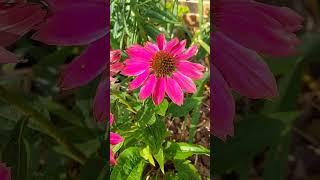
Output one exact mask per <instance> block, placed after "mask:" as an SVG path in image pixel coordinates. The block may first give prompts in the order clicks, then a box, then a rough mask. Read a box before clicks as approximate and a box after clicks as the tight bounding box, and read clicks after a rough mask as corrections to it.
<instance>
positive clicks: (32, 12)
mask: <svg viewBox="0 0 320 180" xmlns="http://www.w3.org/2000/svg"><path fill="white" fill-rule="evenodd" d="M45 16H46V11H45V10H44V9H42V8H41V6H40V5H37V4H31V3H27V2H25V1H23V0H17V1H14V2H11V3H8V2H6V1H4V2H3V1H1V2H0V63H17V62H18V58H17V57H16V56H15V55H14V54H13V53H11V52H9V51H7V50H6V49H5V48H4V47H7V46H10V45H12V44H13V43H14V42H16V41H17V40H18V39H19V38H20V37H21V36H23V35H25V34H26V33H27V32H29V31H30V30H32V29H33V28H35V27H36V26H37V25H38V24H39V23H41V22H42V21H43V20H44V18H45Z"/></svg>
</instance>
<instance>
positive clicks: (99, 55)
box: [59, 38, 109, 90]
mask: <svg viewBox="0 0 320 180" xmlns="http://www.w3.org/2000/svg"><path fill="white" fill-rule="evenodd" d="M105 50H106V38H101V39H99V40H98V41H96V42H94V43H92V44H90V45H89V47H88V48H87V49H86V50H85V51H84V52H83V53H82V54H81V55H80V56H79V57H77V58H76V59H75V60H73V61H72V62H71V63H70V64H68V65H67V66H66V68H65V69H63V71H62V73H61V76H60V79H59V86H60V88H61V89H62V90H68V89H73V88H76V87H79V86H83V85H85V84H87V83H88V82H90V81H92V80H93V79H95V78H96V77H97V76H98V75H99V74H101V73H102V71H103V70H104V69H105V68H106V66H107V64H108V62H109V61H108V60H107V59H108V58H109V57H106V52H105Z"/></svg>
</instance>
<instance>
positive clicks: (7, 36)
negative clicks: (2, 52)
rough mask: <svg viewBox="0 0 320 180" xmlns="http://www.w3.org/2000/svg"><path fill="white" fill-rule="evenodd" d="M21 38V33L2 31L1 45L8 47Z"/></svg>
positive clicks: (0, 36) (0, 32) (0, 34)
mask: <svg viewBox="0 0 320 180" xmlns="http://www.w3.org/2000/svg"><path fill="white" fill-rule="evenodd" d="M19 38H20V35H17V34H13V33H8V32H5V31H0V46H2V47H6V46H9V45H11V44H13V43H14V42H16V41H17V40H18V39H19Z"/></svg>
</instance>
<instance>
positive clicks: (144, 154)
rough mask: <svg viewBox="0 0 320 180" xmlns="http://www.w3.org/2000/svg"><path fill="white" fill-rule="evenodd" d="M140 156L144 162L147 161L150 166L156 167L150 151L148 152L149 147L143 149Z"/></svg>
mask: <svg viewBox="0 0 320 180" xmlns="http://www.w3.org/2000/svg"><path fill="white" fill-rule="evenodd" d="M140 155H141V157H143V158H144V159H145V160H147V161H149V163H150V164H152V165H153V166H156V165H155V163H154V160H153V157H152V153H151V150H150V147H149V146H147V147H145V148H143V149H142V150H141V151H140Z"/></svg>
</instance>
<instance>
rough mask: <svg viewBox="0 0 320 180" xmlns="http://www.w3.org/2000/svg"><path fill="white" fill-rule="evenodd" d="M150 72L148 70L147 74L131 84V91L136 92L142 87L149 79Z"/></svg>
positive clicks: (139, 76)
mask: <svg viewBox="0 0 320 180" xmlns="http://www.w3.org/2000/svg"><path fill="white" fill-rule="evenodd" d="M149 74H150V71H149V70H146V71H145V72H143V73H141V74H140V75H138V76H137V77H136V78H135V79H134V80H133V81H131V82H130V83H129V90H134V89H137V88H138V87H140V86H141V85H142V84H143V83H144V82H145V80H146V79H147V78H148V77H149Z"/></svg>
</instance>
